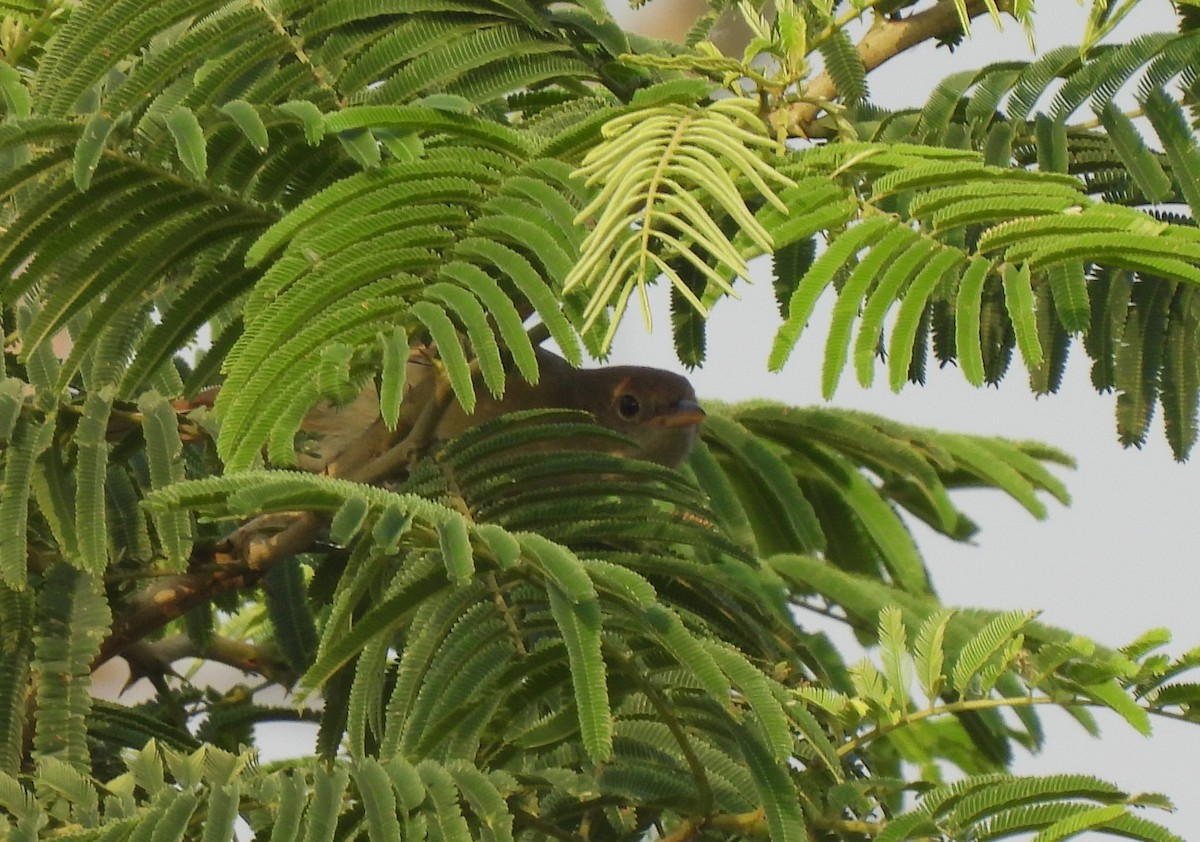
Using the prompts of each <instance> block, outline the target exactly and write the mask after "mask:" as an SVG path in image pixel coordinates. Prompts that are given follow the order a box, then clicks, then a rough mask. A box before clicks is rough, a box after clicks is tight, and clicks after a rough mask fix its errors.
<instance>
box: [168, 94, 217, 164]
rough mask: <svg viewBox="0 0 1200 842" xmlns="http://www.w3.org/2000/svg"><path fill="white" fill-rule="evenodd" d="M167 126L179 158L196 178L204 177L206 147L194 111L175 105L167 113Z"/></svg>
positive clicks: (206, 159)
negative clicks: (173, 139)
mask: <svg viewBox="0 0 1200 842" xmlns="http://www.w3.org/2000/svg"><path fill="white" fill-rule="evenodd" d="M167 128H168V129H169V130H170V132H171V136H172V137H174V138H175V147H176V149H177V150H178V151H179V160H180V161H182V162H183V165H184V166H185V167H187V168H188V171H189V172H190V173H191V174H192V175H194V176H196V178H204V177H205V176H206V175H207V174H208V147H207V145H206V144H205V140H204V129H202V128H201V127H200V121H199V120H197V119H196V114H195V112H193V111H192V110H191V109H190V108H187V107H185V106H182V105H178V106H176V107H175V108H173V109H172V110H171V113H170V114H168V115H167Z"/></svg>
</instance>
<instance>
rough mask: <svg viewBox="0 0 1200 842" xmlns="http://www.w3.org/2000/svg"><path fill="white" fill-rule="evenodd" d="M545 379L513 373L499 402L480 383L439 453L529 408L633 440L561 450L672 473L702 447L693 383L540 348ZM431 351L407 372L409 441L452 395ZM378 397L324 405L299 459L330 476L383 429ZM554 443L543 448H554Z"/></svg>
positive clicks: (404, 413) (442, 424) (311, 420)
mask: <svg viewBox="0 0 1200 842" xmlns="http://www.w3.org/2000/svg"><path fill="white" fill-rule="evenodd" d="M535 352H536V355H537V362H538V373H539V377H538V381H537V383H529V382H527V381H526V380H525V379H524V378H523V377H521V376H520V375H519V374H514V373H512V372H510V373H509V376H508V377H507V379H506V383H505V388H504V394H503V395H502V396H501V397H500V398H496V397H493V396H492V394H491V392H490V391H489V390H488V388H487V387H486V386H485V385H484V383H483V382H482V380H481V379H480V378H476V382H475V394H476V401H475V406H474V408H473V410H472V411H471V412H470V413H468V412H467V411H466V410H465V409H464V408H463V406H462V404H460V403H459V402H458V401H457V400H453V399H451V400H450V401H449V403H448V404H447V405H446V406H445V408H444V410H443V411H442V413H441V417H440V418H439V419H438V420H437V423H436V425H435V426H434V427H433V430H432V435H431V436H430V441H429V442H428V444H429V445H431V446H432V447H433V448H436V447H438V446H440V445H442V444H444V443H445V442H448V441H450V440H451V439H454V438H455V437H457V436H459V435H462V434H463V433H465V432H466V431H467V430H470V429H472V428H474V427H477V426H479V425H480V424H483V423H485V422H487V421H491V420H493V419H495V418H499V417H501V416H502V415H506V414H508V413H511V412H518V411H522V410H529V409H573V410H581V411H584V412H588V413H590V414H591V415H592V416H593V417H594V418H595V419H596V421H597V423H599V424H601V425H602V426H604V427H607V428H608V429H610V430H613V431H615V432H617V433H620V434H622V435H623V436H625V437H626V438H628V439H631V440H632V441H633V442H634V444H633V446H632V447H629V448H623V447H621V446H619V445H616V446H614V445H613V443H612V441H611V440H608V439H605V440H603V441H601V440H599V439H597V438H588V437H586V436H583V437H568V438H566V439H565V440H561V445H560V447H561V449H564V450H569V449H575V450H592V449H597V448H598V447H602V448H604V449H606V450H609V451H613V452H618V453H620V454H622V455H625V456H629V457H633V458H636V459H642V460H644V461H647V462H655V463H657V464H659V465H662V466H664V467H667V468H678V467H679V466H680V465H682V464H683V462H684V460H685V459H686V458H687V456H688V454H689V453H690V452H691V450H692V447H693V445H694V444H695V441H696V438H697V435H698V432H699V426H700V424H701V423H702V422H703V421H704V418H705V413H704V410H703V409H702V408H701V406H700V404H699V403H698V402H697V400H696V393H695V390H694V389H693V388H692V384H691V383H690V382H689V381H688V379H687V378H686V377H683V376H682V375H679V374H676V373H674V372H670V371H666V370H664V369H659V368H649V367H646V366H629V365H623V366H606V367H600V368H575V367H574V366H572V365H571V364H570V363H568V362H567V361H566V360H564V359H563V358H562V357H560V356H558V355H557V354H555V353H554V352H552V351H550V350H548V349H545V348H542V347H540V346H536V347H535ZM446 388H447V387H446V385H445V383H444V381H443V380H441V374H440V373H439V369H438V365H437V351H436V348H435V347H434V346H431V345H420V344H418V345H415V346H414V347H413V348H412V349H411V354H410V355H409V359H408V362H407V365H406V368H405V388H404V394H403V398H402V400H401V404H400V416H399V424H398V427H397V435H398V436H400V437H403V436H404V435H406V434H407V433H408V432H410V431H411V430H412V429H413V428H414V427H415V426H416V425H417V424H418V421H419V419H420V417H421V415H422V414H423V413H424V412H425V411H426V410H427V408H428V406H429V404H430V402H432V401H435V400H437V396H438V394H439V393H440V391H444V390H445V389H446ZM379 418H380V411H379V395H378V392H377V391H376V388H375V385H374V383H368V384H367V385H366V386H365V387H364V388H363V390H362V391H361V392H360V393H359V394H358V395H357V396H356V397H355V398H354V399H353V400H352V401H350V402H349V403H348V404H344V405H340V406H338V405H334V404H331V403H328V402H322V403H319V404H317V405H316V406H315V407H313V409H312V410H311V411H310V412H309V413H308V415H307V416H305V418H304V421H303V422H302V424H301V426H300V430H301V432H302V433H303V434H304V441H303V444H302V450H301V453H300V454H299V455H300V456H301V457H302V459H301V462H302V464H304V465H306V466H307V467H309V469H311V470H318V471H321V470H325V468H326V467H327V466H329V465H331V464H333V463H335V462H336V461H337V460H338V459H339V457H340V456H341V454H342V453H343V451H345V449H346V448H347V447H349V446H350V445H351V444H352V443H354V442H356V441H358V440H360V439H362V437H363V436H365V435H368V431H369V430H372V429H374V430H377V431H378V430H379V428H380V424H379ZM553 441H558V440H550V441H548V442H547V443H546V444H545V445H543V449H544V448H547V447H554V446H555V445H554V444H552V443H551V442H553Z"/></svg>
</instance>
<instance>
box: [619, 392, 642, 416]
mask: <svg viewBox="0 0 1200 842" xmlns="http://www.w3.org/2000/svg"><path fill="white" fill-rule="evenodd" d="M641 411H642V405H641V404H640V403H638V399H637V398H635V397H634V396H633V395H621V399H620V400H619V401H617V412H619V413H621V417H622V418H624V419H625V420H627V421H629V420H632V419H634V418H636V417H637V414H638V413H639V412H641Z"/></svg>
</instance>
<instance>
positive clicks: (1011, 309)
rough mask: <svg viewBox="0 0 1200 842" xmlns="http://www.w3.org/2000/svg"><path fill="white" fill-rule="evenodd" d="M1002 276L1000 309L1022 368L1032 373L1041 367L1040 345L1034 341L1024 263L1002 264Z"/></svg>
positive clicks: (1035, 333) (1034, 326)
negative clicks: (1013, 335)
mask: <svg viewBox="0 0 1200 842" xmlns="http://www.w3.org/2000/svg"><path fill="white" fill-rule="evenodd" d="M1002 271H1003V275H1004V306H1005V308H1006V309H1007V310H1008V317H1009V318H1010V319H1011V320H1012V325H1013V331H1014V332H1015V333H1016V335H1017V347H1018V348H1020V349H1021V356H1022V357H1023V358H1024V360H1025V367H1026V368H1028V369H1029V370H1030V371H1033V370H1034V369H1036V368H1037V367H1038V366H1040V365H1041V364H1042V343H1041V340H1040V339H1038V331H1037V313H1036V312H1035V310H1034V299H1033V287H1032V286H1031V278H1030V272H1029V266H1028V264H1026V265H1023V266H1014V265H1012V264H1011V263H1006V264H1004V266H1003V267H1002Z"/></svg>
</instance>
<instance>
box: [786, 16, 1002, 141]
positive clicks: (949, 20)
mask: <svg viewBox="0 0 1200 842" xmlns="http://www.w3.org/2000/svg"><path fill="white" fill-rule="evenodd" d="M999 5H1000V7H1001V8H1002V9H1003V8H1004V7H1005V6H1006V5H1007V4H1006V3H1000V4H999ZM987 11H988V8H987V4H986V3H985V2H984V0H967V16H968V17H970V18H972V19H973V18H977V17H979V16H980V15H983V14H986V13H987ZM960 26H961V23H960V21H959V19H958V11H957V10H956V9H955V8H954V3H953V2H951V0H938V2H937V4H936V5H935V6H933V7H932V8H929V9H925V10H924V11H921V12H917V13H915V14H912V15H909V16H908V17H906V18H901V19H899V20H889V21H885V22H883V23H881V24H878V25H877V26H875V27H873V28H872V29H871V30H870V31H869V32H867V34H866V35H864V36H863V38H862V40H861V41H859V42H858V47H857V49H858V57H859V59H861V60H862V63H863V66H864V67H865V68H866V69H867V72H868V73H869V72H870V71H872V70H874V69H875V68H877V67H879V66H880V65H881V64H883V63H884V62H886V61H888V60H889V59H892V58H895V57H896V56H898V55H900V53H903V52H904V51H906V50H909V49H911V48H913V47H915V46H916V45H917V44H920V43H921V42H923V41H928V40H929V39H930V38H937V37H939V36H942V35H947V34H949V33H951V32H956V31H958V29H959V27H960ZM804 95H805V98H806V101H805V102H801V103H797V104H796V105H794V106H793V107H792V108H791V111H790V113H789V115H788V132H789V134H796V135H800V136H802V137H807V136H808V135H809V127H810V126H811V125H812V123H813V121H815V120H816V118H817V115H818V114H819V113H820V112H821V106H820V105H818V102H821V101H827V100H831V99H833V98H834V97H835V96H837V85H835V84H834V81H833V77H832V76H830V75H829V73H827V72H825V73H821V74H820V75H819V76H816V77H815V78H814V79H813V80H812V81H811V82H810V83H809V84H808V86H807V87H806V88H805V90H804Z"/></svg>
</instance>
